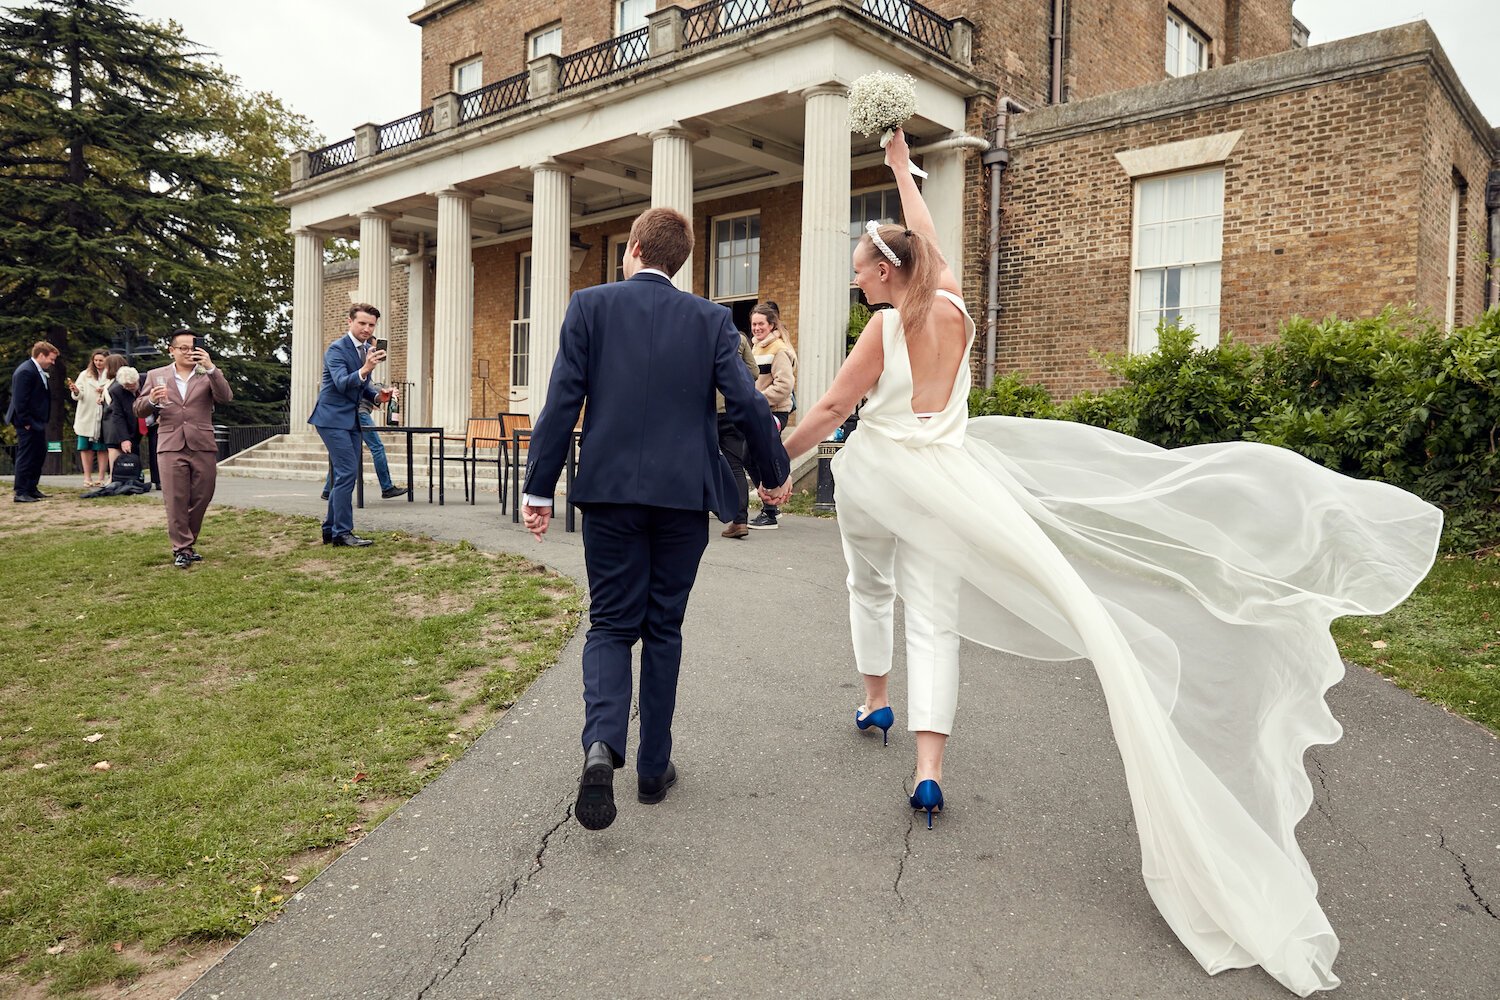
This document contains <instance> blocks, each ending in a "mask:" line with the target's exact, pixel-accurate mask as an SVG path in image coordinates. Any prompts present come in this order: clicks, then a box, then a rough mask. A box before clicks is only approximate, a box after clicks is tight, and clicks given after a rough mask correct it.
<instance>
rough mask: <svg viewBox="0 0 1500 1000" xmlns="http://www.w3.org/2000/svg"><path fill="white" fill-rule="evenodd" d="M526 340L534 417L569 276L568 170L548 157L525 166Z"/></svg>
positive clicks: (530, 408) (528, 403) (547, 377)
mask: <svg viewBox="0 0 1500 1000" xmlns="http://www.w3.org/2000/svg"><path fill="white" fill-rule="evenodd" d="M531 170H532V173H533V174H534V180H533V183H532V193H531V203H532V215H531V342H530V346H529V355H528V364H527V379H528V380H529V382H530V385H529V386H528V393H527V400H526V408H527V411H528V412H529V413H530V414H531V416H532V419H533V420H534V419H535V418H536V417H537V415H538V414H540V413H541V412H542V407H543V406H545V405H546V403H547V382H548V380H550V379H551V377H552V363H553V361H554V360H556V358H557V346H558V343H559V334H560V333H561V331H562V322H563V314H564V313H566V312H567V310H568V292H569V285H570V282H571V278H572V273H573V272H572V267H571V257H570V253H569V249H568V243H569V235H570V232H571V229H570V227H571V226H572V224H573V209H572V205H571V199H572V196H573V169H572V168H571V167H569V166H567V165H566V164H562V163H558V162H556V161H552V160H549V161H547V162H546V163H539V164H537V165H536V166H534V167H532V168H531Z"/></svg>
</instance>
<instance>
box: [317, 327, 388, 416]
mask: <svg viewBox="0 0 1500 1000" xmlns="http://www.w3.org/2000/svg"><path fill="white" fill-rule="evenodd" d="M374 347H375V344H374V341H371V342H370V349H371V350H374ZM363 364H364V362H362V361H361V360H360V359H359V349H358V348H356V347H355V346H354V345H353V344H351V343H350V342H349V335H348V334H347V333H346V334H344V335H343V336H342V337H340V338H339V339H338V340H335V341H334V342H333V343H331V344H329V345H328V350H326V351H324V352H323V381H322V383H321V384H320V385H319V386H318V402H317V403H316V404H315V405H314V406H313V411H312V416H310V417H308V418H307V422H308V423H310V424H312V425H313V426H314V427H333V428H337V429H339V430H346V431H357V430H359V401H360V399H361V398H362V397H368V398H369V399H371V400H373V399H374V398H375V397H376V395H377V393H376V392H375V390H374V389H373V388H371V386H370V380H369V379H368V378H367V377H365V376H362V375H360V373H359V370H360V367H361V366H362V365H363Z"/></svg>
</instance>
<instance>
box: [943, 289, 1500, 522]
mask: <svg viewBox="0 0 1500 1000" xmlns="http://www.w3.org/2000/svg"><path fill="white" fill-rule="evenodd" d="M1158 333H1159V335H1160V343H1161V346H1160V348H1159V349H1158V350H1157V351H1154V352H1152V353H1151V354H1145V355H1133V356H1131V355H1106V356H1102V357H1100V358H1099V360H1100V363H1101V364H1102V365H1103V367H1104V368H1105V370H1106V371H1108V372H1110V373H1111V374H1113V375H1114V376H1116V377H1117V378H1119V379H1120V381H1121V384H1120V385H1118V386H1116V387H1115V388H1112V389H1108V390H1105V391H1103V392H1085V393H1080V394H1079V395H1077V396H1075V397H1073V398H1072V399H1070V400H1066V401H1064V402H1062V403H1054V401H1053V400H1052V398H1051V395H1050V394H1049V393H1048V392H1047V391H1046V389H1045V388H1043V387H1042V386H1038V385H1033V384H1029V383H1027V382H1025V381H1024V380H1022V379H1021V378H1020V377H1019V376H1015V375H1011V376H1007V377H1006V378H1003V379H998V380H996V382H995V385H994V387H993V388H991V389H990V390H988V391H979V390H975V391H974V392H971V393H970V396H969V412H970V413H971V414H974V415H976V416H978V415H982V414H992V413H1003V414H1011V415H1016V416H1030V417H1050V418H1056V419H1062V420H1074V421H1078V422H1081V423H1087V424H1092V425H1094V426H1097V427H1108V428H1110V429H1112V430H1116V431H1120V432H1121V433H1125V434H1130V435H1132V436H1134V437H1139V438H1141V439H1143V440H1146V441H1150V442H1152V443H1154V444H1158V445H1161V446H1162V447H1167V448H1177V447H1183V446H1185V445H1193V444H1203V443H1207V442H1213V441H1232V440H1238V439H1244V440H1251V441H1260V442H1263V443H1266V444H1272V445H1278V446H1281V447H1285V448H1290V449H1292V450H1293V451H1296V452H1299V453H1300V454H1303V455H1305V456H1307V457H1308V458H1310V459H1312V460H1313V461H1315V462H1318V463H1320V464H1322V465H1324V466H1327V467H1328V468H1330V469H1335V470H1337V471H1339V472H1342V473H1345V474H1346V475H1351V476H1357V477H1360V478H1364V479H1378V480H1382V481H1384V482H1388V483H1392V484H1394V485H1396V486H1400V487H1402V488H1403V489H1406V490H1410V491H1411V492H1413V493H1416V494H1417V495H1418V496H1421V497H1423V498H1424V499H1426V500H1428V501H1430V502H1432V503H1435V504H1437V505H1438V506H1440V507H1442V508H1443V509H1444V512H1445V526H1444V546H1445V548H1447V549H1449V550H1450V551H1453V550H1459V551H1467V550H1474V549H1482V548H1492V547H1495V546H1496V545H1500V482H1497V474H1500V457H1497V456H1500V310H1491V311H1490V312H1488V313H1486V314H1485V315H1484V316H1482V317H1481V318H1480V319H1479V320H1477V321H1476V322H1475V323H1473V324H1472V325H1470V326H1467V327H1461V328H1458V329H1455V330H1453V331H1452V332H1451V333H1447V334H1445V333H1444V331H1443V330H1442V329H1441V328H1440V327H1438V326H1437V325H1435V324H1433V323H1432V322H1431V321H1430V320H1427V319H1424V318H1422V317H1420V316H1417V315H1414V314H1412V313H1409V312H1402V311H1396V310H1388V311H1386V312H1385V313H1382V314H1381V315H1380V316H1377V317H1374V318H1373V319H1365V320H1341V319H1338V318H1336V317H1332V318H1329V319H1326V320H1323V321H1322V322H1313V321H1309V320H1306V319H1300V318H1298V319H1293V320H1290V321H1289V322H1287V323H1286V324H1285V325H1284V326H1283V327H1282V330H1281V337H1280V339H1279V340H1278V341H1277V342H1275V343H1271V344H1265V345H1261V346H1258V347H1253V348H1252V347H1247V346H1244V345H1241V344H1239V343H1237V342H1235V341H1234V340H1233V338H1231V337H1228V336H1226V337H1225V338H1224V340H1223V342H1221V343H1220V344H1218V345H1217V346H1215V347H1211V348H1201V347H1195V346H1194V337H1193V333H1192V331H1191V330H1190V329H1181V330H1179V329H1177V328H1176V327H1174V326H1163V327H1162V328H1161V329H1160V330H1159V331H1158Z"/></svg>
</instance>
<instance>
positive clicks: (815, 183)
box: [797, 85, 850, 410]
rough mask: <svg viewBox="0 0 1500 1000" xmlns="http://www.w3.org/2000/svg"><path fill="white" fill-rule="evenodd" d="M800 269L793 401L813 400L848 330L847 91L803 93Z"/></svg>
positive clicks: (826, 382) (827, 381)
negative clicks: (804, 112) (794, 396)
mask: <svg viewBox="0 0 1500 1000" xmlns="http://www.w3.org/2000/svg"><path fill="white" fill-rule="evenodd" d="M803 97H804V98H805V99H806V101H807V104H806V126H805V130H804V137H803V150H804V153H803V165H802V272H801V285H800V287H801V298H800V300H799V302H798V309H797V402H798V406H799V408H801V409H803V410H806V409H807V408H808V407H810V406H811V405H812V404H813V403H814V402H816V401H817V400H818V399H820V398H821V397H822V395H823V393H825V392H827V391H828V387H829V386H830V385H832V384H833V377H834V375H836V374H837V373H838V370H839V365H841V364H843V362H844V339H845V336H846V335H847V331H848V328H849V156H850V145H849V144H850V139H849V93H848V91H847V90H846V89H845V88H844V87H841V86H834V85H827V86H819V87H813V88H811V89H809V90H806V91H804V92H803Z"/></svg>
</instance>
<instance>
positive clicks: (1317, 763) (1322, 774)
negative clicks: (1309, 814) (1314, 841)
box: [1307, 753, 1370, 854]
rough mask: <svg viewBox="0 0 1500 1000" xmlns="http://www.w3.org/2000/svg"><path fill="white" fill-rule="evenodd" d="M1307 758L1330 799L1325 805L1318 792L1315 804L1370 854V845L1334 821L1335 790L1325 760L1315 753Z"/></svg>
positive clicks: (1314, 799) (1333, 823) (1326, 817)
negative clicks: (1324, 763) (1325, 767)
mask: <svg viewBox="0 0 1500 1000" xmlns="http://www.w3.org/2000/svg"><path fill="white" fill-rule="evenodd" d="M1307 759H1308V761H1310V762H1311V763H1312V766H1313V768H1314V769H1315V770H1316V772H1317V773H1316V775H1315V777H1317V779H1318V784H1319V786H1321V787H1322V789H1323V798H1326V799H1327V800H1328V805H1326V806H1325V805H1324V804H1323V802H1322V800H1321V799H1319V798H1318V796H1317V795H1316V794H1314V795H1313V805H1315V806H1317V807H1318V812H1319V813H1321V814H1322V816H1323V818H1324V819H1326V820H1327V821H1328V825H1329V826H1331V827H1334V828H1335V829H1337V830H1338V831H1339V833H1341V834H1343V835H1344V836H1346V837H1348V838H1349V839H1350V840H1352V841H1354V842H1355V843H1356V844H1358V845H1359V846H1360V849H1361V850H1362V851H1364V852H1365V853H1366V854H1369V853H1370V847H1369V845H1368V844H1366V843H1365V842H1364V841H1363V840H1360V839H1359V838H1358V837H1356V836H1355V835H1354V834H1352V833H1350V832H1349V831H1348V830H1346V829H1341V828H1340V827H1339V826H1338V824H1336V823H1335V822H1334V821H1333V809H1332V808H1331V807H1332V806H1333V791H1332V790H1331V789H1330V788H1329V787H1328V772H1327V771H1325V770H1323V762H1322V761H1321V760H1319V759H1318V758H1317V757H1316V756H1315V755H1314V754H1312V753H1309V754H1308V755H1307Z"/></svg>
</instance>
